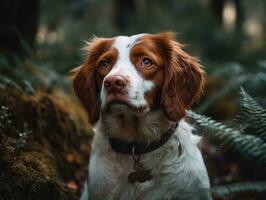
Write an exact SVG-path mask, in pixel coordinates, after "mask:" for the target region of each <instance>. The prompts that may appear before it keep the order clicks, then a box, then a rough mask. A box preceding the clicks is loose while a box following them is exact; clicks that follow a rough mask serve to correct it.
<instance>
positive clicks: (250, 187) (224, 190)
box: [212, 181, 266, 197]
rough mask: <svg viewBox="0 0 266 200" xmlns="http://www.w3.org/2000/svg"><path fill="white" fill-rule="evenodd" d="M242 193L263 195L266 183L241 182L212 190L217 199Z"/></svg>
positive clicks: (265, 190)
mask: <svg viewBox="0 0 266 200" xmlns="http://www.w3.org/2000/svg"><path fill="white" fill-rule="evenodd" d="M242 192H245V193H246V192H254V193H263V192H266V182H265V181H259V182H241V183H233V184H229V185H222V186H215V187H213V188H212V193H213V194H214V195H215V196H217V197H226V196H229V195H232V194H236V193H242Z"/></svg>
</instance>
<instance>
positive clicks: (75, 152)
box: [0, 88, 91, 200]
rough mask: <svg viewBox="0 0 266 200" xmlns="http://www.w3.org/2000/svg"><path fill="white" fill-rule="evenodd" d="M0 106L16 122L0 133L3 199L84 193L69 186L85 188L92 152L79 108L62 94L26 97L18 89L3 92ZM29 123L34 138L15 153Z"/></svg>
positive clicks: (0, 190)
mask: <svg viewBox="0 0 266 200" xmlns="http://www.w3.org/2000/svg"><path fill="white" fill-rule="evenodd" d="M0 105H5V106H6V107H8V108H9V110H10V112H11V121H12V124H10V125H9V126H6V127H4V128H3V129H2V130H0V136H1V137H0V199H8V200H9V199H75V198H77V197H78V195H79V192H80V190H76V191H73V190H70V189H68V188H67V187H66V185H67V182H69V181H73V180H74V181H75V182H76V183H77V185H78V186H80V185H81V182H82V176H84V174H82V171H83V170H82V169H84V167H85V166H86V163H87V160H88V153H89V150H90V149H89V142H90V140H91V127H90V126H89V124H88V123H87V119H86V114H85V113H84V112H83V110H82V109H81V107H80V106H79V105H77V104H76V103H75V101H74V100H73V99H72V98H71V97H69V96H68V95H66V94H65V93H64V92H62V91H60V90H53V91H49V92H48V91H44V90H42V91H37V92H35V93H34V94H33V95H26V94H24V93H23V92H22V91H21V90H16V89H15V88H12V89H10V90H9V91H7V90H0ZM25 123H26V124H27V128H28V129H29V130H31V134H30V136H29V137H28V138H26V143H25V145H23V148H21V149H19V150H17V149H16V143H17V141H18V137H19V136H18V133H19V132H20V130H22V129H23V126H25ZM4 141H5V142H4ZM77 173H79V174H80V176H81V178H80V176H77Z"/></svg>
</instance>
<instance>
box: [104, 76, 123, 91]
mask: <svg viewBox="0 0 266 200" xmlns="http://www.w3.org/2000/svg"><path fill="white" fill-rule="evenodd" d="M126 84H127V81H126V79H125V77H123V76H121V75H112V76H108V77H106V79H105V80H104V87H105V89H106V90H107V92H109V93H117V92H121V91H122V89H124V88H125V86H126Z"/></svg>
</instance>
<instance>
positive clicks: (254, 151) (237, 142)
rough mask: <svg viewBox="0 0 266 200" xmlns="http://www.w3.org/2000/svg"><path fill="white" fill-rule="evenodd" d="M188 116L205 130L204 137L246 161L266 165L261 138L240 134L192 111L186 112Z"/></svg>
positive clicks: (265, 150)
mask: <svg viewBox="0 0 266 200" xmlns="http://www.w3.org/2000/svg"><path fill="white" fill-rule="evenodd" d="M188 116H189V117H191V118H193V119H194V120H196V122H197V123H198V124H199V125H200V126H202V127H204V128H205V129H206V130H207V132H206V135H207V136H208V137H209V138H211V139H216V140H219V141H222V142H223V145H224V146H225V147H227V148H230V149H231V150H234V151H235V152H237V153H239V154H240V155H242V156H243V158H245V159H247V160H252V161H254V162H256V163H258V164H262V165H266V143H264V141H263V140H262V139H261V138H259V137H256V136H254V135H247V134H242V133H241V131H240V130H236V129H234V128H230V127H228V126H226V125H224V124H222V123H220V122H216V121H215V120H213V119H211V118H209V117H205V116H203V115H199V114H196V113H194V112H192V111H189V112H188Z"/></svg>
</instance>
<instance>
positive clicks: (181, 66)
mask: <svg viewBox="0 0 266 200" xmlns="http://www.w3.org/2000/svg"><path fill="white" fill-rule="evenodd" d="M144 41H145V44H147V45H148V47H150V48H152V52H154V53H155V54H157V57H158V58H159V59H158V60H161V59H162V58H163V68H164V73H162V72H160V73H161V74H164V83H163V85H162V92H161V98H160V103H161V105H162V106H163V108H164V111H165V114H166V116H167V117H168V118H169V119H170V120H172V121H179V120H180V119H181V118H182V117H184V116H185V112H186V109H188V108H189V106H190V105H191V104H192V103H193V101H195V100H197V99H198V98H199V97H200V95H201V93H202V90H203V86H204V83H205V73H204V71H203V70H202V68H201V65H200V64H199V62H198V60H197V59H195V58H193V57H191V56H190V55H188V54H187V53H186V52H185V51H183V50H182V48H181V47H182V45H181V44H179V43H178V42H176V41H175V37H174V34H173V33H171V32H165V33H159V34H155V35H147V36H144V37H143V38H141V41H140V44H141V43H142V42H143V43H144ZM146 41H147V42H146ZM151 43H153V44H152V45H151ZM160 67H161V66H160ZM143 76H144V78H145V77H146V78H148V79H150V77H147V76H146V75H145V74H144V75H143ZM151 79H152V80H153V81H154V83H155V89H153V90H152V91H151V92H150V93H149V94H147V96H148V99H152V98H153V99H154V98H155V97H156V95H155V94H154V93H157V92H158V88H160V87H159V86H157V84H158V76H157V77H156V76H153V77H152V78H151ZM161 79H162V78H160V80H161ZM160 82H161V81H159V84H160ZM150 101H151V100H150Z"/></svg>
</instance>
